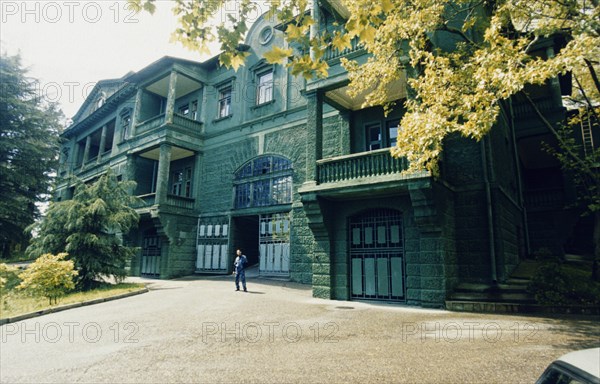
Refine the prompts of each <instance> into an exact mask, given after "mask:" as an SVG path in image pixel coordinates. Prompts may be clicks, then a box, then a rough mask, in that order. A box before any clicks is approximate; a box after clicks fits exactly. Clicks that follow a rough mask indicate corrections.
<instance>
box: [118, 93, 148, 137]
mask: <svg viewBox="0 0 600 384" xmlns="http://www.w3.org/2000/svg"><path fill="white" fill-rule="evenodd" d="M143 95H144V90H143V89H142V88H138V90H137V93H136V95H135V105H134V106H133V114H132V116H131V127H130V128H129V137H134V136H135V128H136V125H138V123H139V122H140V111H141V110H142V96H143ZM121 135H122V134H121ZM121 137H123V136H121Z"/></svg>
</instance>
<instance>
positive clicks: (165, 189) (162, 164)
mask: <svg viewBox="0 0 600 384" xmlns="http://www.w3.org/2000/svg"><path fill="white" fill-rule="evenodd" d="M170 166H171V145H169V144H161V146H160V156H159V158H158V175H157V181H156V201H155V202H156V204H162V203H164V202H165V201H166V200H167V193H169V174H170V172H171V171H170Z"/></svg>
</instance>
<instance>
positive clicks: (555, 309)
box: [446, 300, 600, 317]
mask: <svg viewBox="0 0 600 384" xmlns="http://www.w3.org/2000/svg"><path fill="white" fill-rule="evenodd" d="M446 310H448V311H456V312H488V313H538V314H546V315H547V314H561V315H562V314H571V315H592V316H595V317H596V316H598V315H599V314H600V308H599V307H597V306H594V307H587V306H544V305H539V304H529V303H496V302H487V301H461V300H446Z"/></svg>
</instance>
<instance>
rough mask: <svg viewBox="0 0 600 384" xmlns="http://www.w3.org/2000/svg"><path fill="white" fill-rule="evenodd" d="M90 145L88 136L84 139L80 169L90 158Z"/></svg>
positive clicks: (90, 139) (90, 140) (90, 138)
mask: <svg viewBox="0 0 600 384" xmlns="http://www.w3.org/2000/svg"><path fill="white" fill-rule="evenodd" d="M91 145H92V137H91V136H88V137H86V139H85V149H84V150H83V161H82V162H81V168H82V169H83V167H85V163H87V161H88V158H89V157H90V146H91Z"/></svg>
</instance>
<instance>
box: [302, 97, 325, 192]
mask: <svg viewBox="0 0 600 384" xmlns="http://www.w3.org/2000/svg"><path fill="white" fill-rule="evenodd" d="M306 97H307V101H308V104H307V119H306V131H307V135H306V180H305V183H307V184H317V160H320V159H321V158H322V157H323V95H322V94H321V93H319V92H312V93H309V94H307V95H306Z"/></svg>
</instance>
